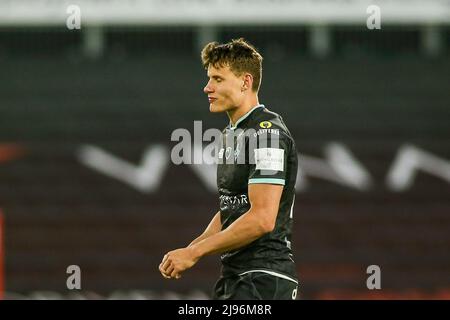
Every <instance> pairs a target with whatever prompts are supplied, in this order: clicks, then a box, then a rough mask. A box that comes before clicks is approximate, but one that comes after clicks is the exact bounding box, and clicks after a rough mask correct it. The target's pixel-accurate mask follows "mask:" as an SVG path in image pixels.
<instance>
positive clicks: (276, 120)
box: [247, 108, 291, 137]
mask: <svg viewBox="0 0 450 320" xmlns="http://www.w3.org/2000/svg"><path fill="white" fill-rule="evenodd" d="M247 128H248V129H253V130H256V131H259V130H264V129H270V130H267V131H268V133H270V132H271V131H274V130H276V131H279V133H280V134H282V135H286V136H288V137H291V134H290V132H289V130H288V128H287V127H286V124H285V123H284V121H283V118H282V116H281V115H280V114H278V113H276V112H273V111H271V110H269V109H267V108H263V109H261V111H260V112H258V113H256V114H255V116H254V117H253V118H252V119H251V121H249V123H248V127H247Z"/></svg>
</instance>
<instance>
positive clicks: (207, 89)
mask: <svg viewBox="0 0 450 320" xmlns="http://www.w3.org/2000/svg"><path fill="white" fill-rule="evenodd" d="M213 91H214V90H212V88H211V86H210V85H209V82H208V83H207V84H206V86H205V87H204V88H203V92H204V93H206V94H208V93H211V92H213Z"/></svg>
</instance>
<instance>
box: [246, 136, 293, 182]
mask: <svg viewBox="0 0 450 320" xmlns="http://www.w3.org/2000/svg"><path fill="white" fill-rule="evenodd" d="M290 148H291V143H290V139H289V138H288V136H287V135H286V134H284V132H282V131H280V132H278V134H262V135H260V136H258V139H257V141H256V143H254V146H252V144H251V143H250V144H249V156H250V164H249V168H250V170H249V176H248V184H254V183H268V184H278V185H285V180H286V169H287V158H288V155H289V152H290Z"/></svg>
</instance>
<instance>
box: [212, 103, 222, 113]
mask: <svg viewBox="0 0 450 320" xmlns="http://www.w3.org/2000/svg"><path fill="white" fill-rule="evenodd" d="M224 111H225V110H224V108H221V107H220V106H215V105H214V103H211V104H210V105H209V112H212V113H218V112H224Z"/></svg>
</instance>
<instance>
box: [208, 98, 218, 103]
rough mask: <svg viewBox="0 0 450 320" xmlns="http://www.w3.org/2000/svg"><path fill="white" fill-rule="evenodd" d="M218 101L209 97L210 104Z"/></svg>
mask: <svg viewBox="0 0 450 320" xmlns="http://www.w3.org/2000/svg"><path fill="white" fill-rule="evenodd" d="M216 100H217V98H212V97H208V101H209V103H213V102H214V101H216Z"/></svg>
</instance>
